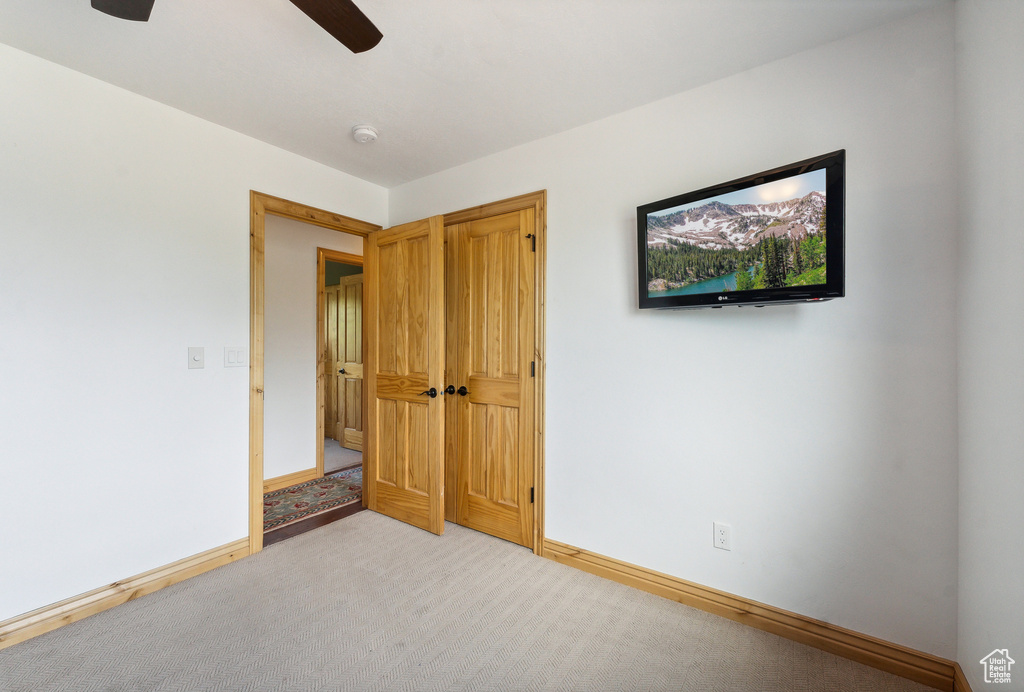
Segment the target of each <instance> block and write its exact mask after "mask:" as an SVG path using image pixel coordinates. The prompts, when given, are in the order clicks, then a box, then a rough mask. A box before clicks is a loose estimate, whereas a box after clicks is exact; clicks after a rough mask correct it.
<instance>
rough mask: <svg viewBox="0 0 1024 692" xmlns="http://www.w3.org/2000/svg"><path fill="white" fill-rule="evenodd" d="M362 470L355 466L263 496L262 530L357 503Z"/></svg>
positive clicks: (360, 494)
mask: <svg viewBox="0 0 1024 692" xmlns="http://www.w3.org/2000/svg"><path fill="white" fill-rule="evenodd" d="M362 496H363V469H362V467H361V466H357V467H355V468H353V469H346V470H343V471H338V472H337V473H332V474H331V475H329V476H327V477H325V478H317V479H316V480H313V481H306V482H305V483H299V484H298V485H293V486H291V487H290V488H282V489H281V490H275V491H274V492H272V493H266V494H264V495H263V531H264V532H267V531H273V530H274V529H279V528H281V527H282V526H286V525H288V524H290V523H292V522H294V521H298V520H299V519H305V518H306V517H308V516H311V515H313V514H316V513H318V512H324V511H326V510H328V509H334V508H335V507H344V506H345V505H350V504H352V503H354V502H359V500H360V499H361V498H362Z"/></svg>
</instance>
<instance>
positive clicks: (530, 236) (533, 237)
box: [526, 233, 537, 252]
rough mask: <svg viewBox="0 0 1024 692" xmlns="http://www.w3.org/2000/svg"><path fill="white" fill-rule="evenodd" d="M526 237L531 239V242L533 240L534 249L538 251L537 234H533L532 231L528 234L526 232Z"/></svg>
mask: <svg viewBox="0 0 1024 692" xmlns="http://www.w3.org/2000/svg"><path fill="white" fill-rule="evenodd" d="M526 237H527V238H529V239H530V242H531V243H532V245H533V251H534V252H537V236H535V235H534V234H532V233H527V234H526Z"/></svg>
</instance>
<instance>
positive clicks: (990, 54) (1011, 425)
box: [956, 0, 1024, 690]
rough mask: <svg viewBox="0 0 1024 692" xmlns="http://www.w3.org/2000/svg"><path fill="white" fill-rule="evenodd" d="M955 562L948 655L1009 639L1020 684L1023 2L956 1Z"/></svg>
mask: <svg viewBox="0 0 1024 692" xmlns="http://www.w3.org/2000/svg"><path fill="white" fill-rule="evenodd" d="M956 4H957V11H956V18H957V47H958V49H957V107H958V137H959V143H960V159H959V161H958V164H959V168H960V170H961V171H962V174H961V176H962V177H961V196H960V227H961V234H962V235H961V250H960V267H959V269H960V277H959V278H960V289H961V291H960V303H959V335H960V342H959V343H960V372H959V391H960V572H959V583H960V590H959V594H960V595H959V612H960V616H959V654H958V660H959V661H960V664H961V665H962V666H963V668H964V671H965V673H966V674H967V676H968V678H969V679H970V682H971V686H972V687H973V688H974V689H975V690H980V689H982V688H983V687H984V686H985V683H984V682H983V680H982V675H983V668H982V666H981V664H980V661H981V659H982V657H984V656H986V655H987V654H988V653H989V652H991V651H992V650H993V649H996V648H1000V649H1004V648H1008V649H1009V652H1010V656H1011V657H1012V658H1014V659H1015V660H1016V661H1017V664H1016V665H1015V666H1013V667H1011V671H1010V672H1011V674H1012V677H1013V680H1014V684H1012V685H1000V687H1001V688H1004V689H1014V690H1024V542H1022V541H1021V538H1020V531H1021V529H1022V528H1024V499H1022V497H1021V489H1022V488H1024V463H1022V462H1024V347H1022V344H1024V292H1022V290H1021V285H1020V282H1018V281H1016V280H1014V279H1013V277H1016V276H1017V275H1018V274H1019V272H1020V270H1021V267H1022V266H1024V226H1022V223H1021V214H1020V210H1021V209H1022V208H1024V192H1022V190H1021V183H1022V181H1024V90H1022V88H1021V87H1022V85H1024V52H1022V50H1021V46H1024V3H1020V2H1018V1H1017V0H984V1H983V2H982V1H979V0H959V2H957V3H956Z"/></svg>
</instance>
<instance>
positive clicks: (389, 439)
mask: <svg viewBox="0 0 1024 692" xmlns="http://www.w3.org/2000/svg"><path fill="white" fill-rule="evenodd" d="M443 255H444V224H443V219H442V217H440V216H437V217H433V218H430V219H424V220H422V221H416V222H412V223H408V224H404V225H402V226H396V227H394V228H389V229H384V230H381V231H377V232H374V233H371V234H370V236H369V237H368V238H367V241H366V255H365V261H364V284H363V289H364V298H365V301H366V304H365V314H366V316H367V319H366V369H365V372H364V374H365V379H364V383H365V386H366V390H367V410H366V412H365V413H366V417H365V423H366V429H365V436H364V450H363V451H364V457H365V478H364V481H363V492H364V496H365V499H366V506H367V508H368V509H372V510H375V511H377V512H380V513H382V514H386V515H388V516H391V517H394V518H395V519H400V520H401V521H405V522H407V523H409V524H412V525H414V526H418V527H420V528H422V529H426V530H428V531H432V532H433V533H437V534H440V533H443V531H444V473H443V464H444V424H445V419H444V397H443V396H442V395H441V390H443V388H444V383H443V381H442V378H443V376H444V357H445V356H444V317H445V316H444V256H443ZM432 388H433V389H434V391H435V396H434V397H431V396H429V394H428V393H427V392H429V391H430V390H431V389H432Z"/></svg>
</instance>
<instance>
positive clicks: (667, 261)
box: [636, 150, 846, 309]
mask: <svg viewBox="0 0 1024 692" xmlns="http://www.w3.org/2000/svg"><path fill="white" fill-rule="evenodd" d="M845 161H846V151H845V150H840V151H834V152H832V153H830V154H825V155H823V156H818V157H815V158H813V159H807V160H806V161H799V162H797V163H793V164H790V165H788V166H782V167H780V168H775V169H773V170H770V171H765V172H763V173H756V174H754V175H750V176H747V177H745V178H740V179H738V180H733V181H731V182H728V183H722V184H719V185H714V186H712V187H706V188H704V189H701V190H696V191H694V192H687V193H685V194H682V195H676V196H675V197H670V198H668V199H663V200H661V201H659V202H652V203H650V204H644V205H642V206H640V207H637V210H636V218H637V256H638V260H639V263H638V264H639V266H638V276H639V287H640V308H642V309H643V308H707V307H715V308H718V307H724V306H726V305H756V306H759V307H760V306H763V305H768V304H771V303H796V302H805V301H819V300H828V299H831V298H839V297H841V296H843V295H844V293H845V266H844V265H845V253H844V239H843V235H844V209H843V207H844V196H845V195H844V192H845V182H844V178H845Z"/></svg>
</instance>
